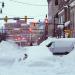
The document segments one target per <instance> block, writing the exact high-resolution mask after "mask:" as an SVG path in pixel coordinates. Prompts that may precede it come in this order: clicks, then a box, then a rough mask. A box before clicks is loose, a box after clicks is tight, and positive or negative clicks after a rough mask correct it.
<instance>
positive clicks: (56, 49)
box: [46, 38, 75, 55]
mask: <svg viewBox="0 0 75 75" xmlns="http://www.w3.org/2000/svg"><path fill="white" fill-rule="evenodd" d="M74 41H75V40H74V39H71V40H70V39H68V38H67V39H65V38H63V39H56V40H53V41H50V43H48V44H47V45H46V46H47V47H48V48H49V50H50V51H51V52H52V53H53V54H54V55H66V54H68V53H69V52H71V51H72V50H73V49H74Z"/></svg>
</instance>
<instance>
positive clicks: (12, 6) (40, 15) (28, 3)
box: [0, 0, 48, 24]
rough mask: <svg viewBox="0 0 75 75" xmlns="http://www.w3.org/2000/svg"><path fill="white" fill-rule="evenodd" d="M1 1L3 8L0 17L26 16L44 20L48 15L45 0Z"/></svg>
mask: <svg viewBox="0 0 75 75" xmlns="http://www.w3.org/2000/svg"><path fill="white" fill-rule="evenodd" d="M1 1H4V3H5V7H4V8H3V13H2V14H0V17H4V16H6V15H7V16H8V17H24V16H25V15H27V16H28V17H33V18H35V19H44V18H45V15H46V14H47V13H48V6H47V0H0V2H1ZM39 5H40V6H39ZM41 5H42V6H41ZM0 7H1V4H0ZM0 24H1V22H0Z"/></svg>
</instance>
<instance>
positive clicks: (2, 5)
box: [0, 2, 5, 14]
mask: <svg viewBox="0 0 75 75" xmlns="http://www.w3.org/2000/svg"><path fill="white" fill-rule="evenodd" d="M0 3H1V8H0V14H2V9H3V8H4V6H5V4H4V2H0Z"/></svg>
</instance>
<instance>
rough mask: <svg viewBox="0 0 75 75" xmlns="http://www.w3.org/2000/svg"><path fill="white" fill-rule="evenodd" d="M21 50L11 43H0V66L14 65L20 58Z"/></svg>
mask: <svg viewBox="0 0 75 75" xmlns="http://www.w3.org/2000/svg"><path fill="white" fill-rule="evenodd" d="M21 50H22V49H21ZM21 50H20V49H19V47H18V46H17V45H16V44H14V43H13V42H8V41H2V42H1V43H0V65H10V64H12V63H14V62H15V60H17V59H18V57H20V55H21V53H20V52H21Z"/></svg>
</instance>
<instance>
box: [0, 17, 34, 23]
mask: <svg viewBox="0 0 75 75" xmlns="http://www.w3.org/2000/svg"><path fill="white" fill-rule="evenodd" d="M20 19H24V20H25V22H26V21H27V19H34V18H26V17H25V18H20V17H14V18H8V17H7V16H5V17H4V18H0V20H4V21H5V22H7V21H8V20H20Z"/></svg>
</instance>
